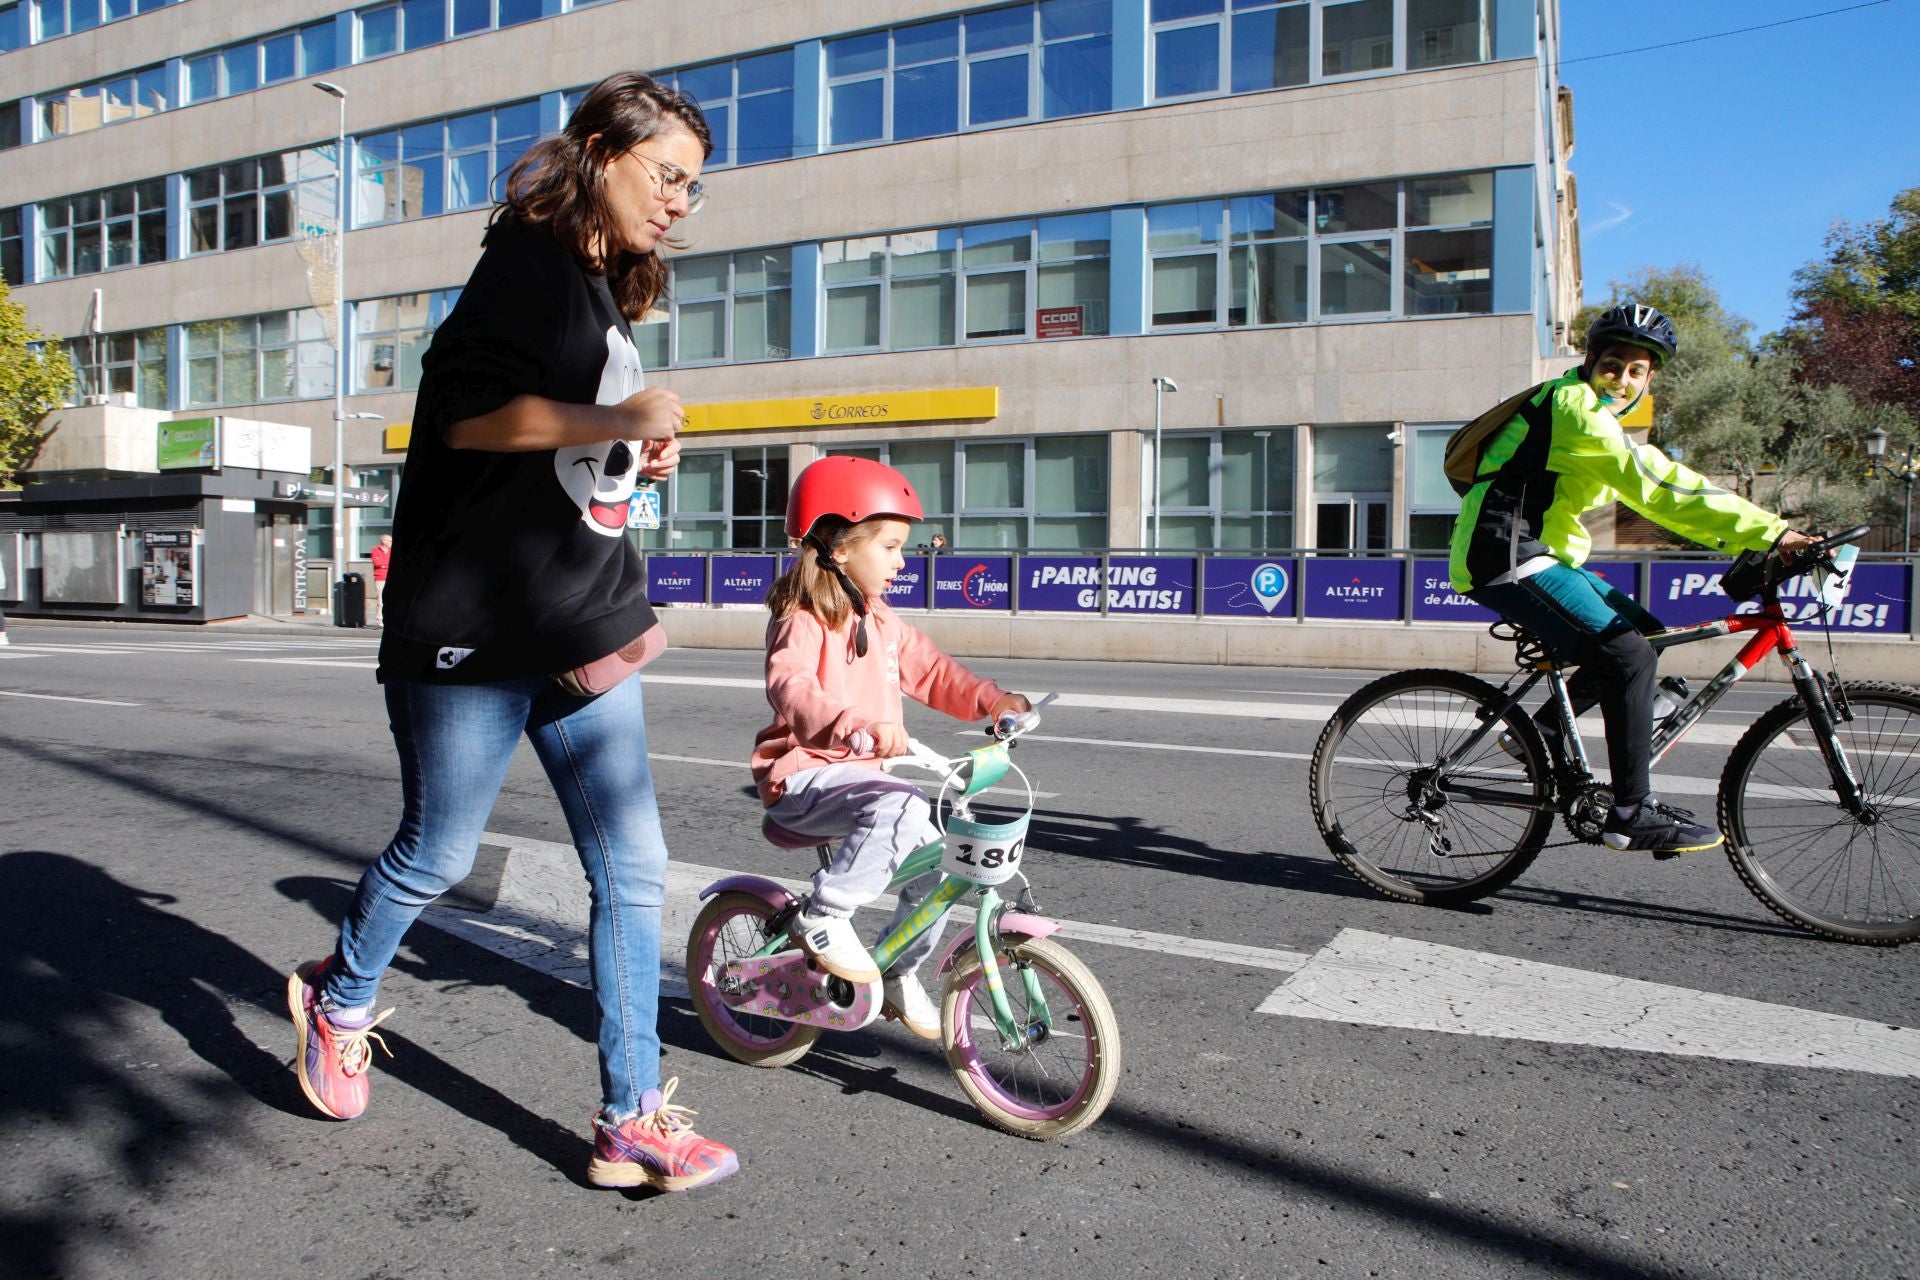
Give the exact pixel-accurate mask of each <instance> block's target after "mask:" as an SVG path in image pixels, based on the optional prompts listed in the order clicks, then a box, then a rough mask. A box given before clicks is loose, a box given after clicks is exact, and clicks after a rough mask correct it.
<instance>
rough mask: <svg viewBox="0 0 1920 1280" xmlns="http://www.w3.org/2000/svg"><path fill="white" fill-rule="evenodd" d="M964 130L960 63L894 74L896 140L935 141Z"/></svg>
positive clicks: (912, 68) (894, 125) (939, 63)
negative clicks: (936, 138)
mask: <svg viewBox="0 0 1920 1280" xmlns="http://www.w3.org/2000/svg"><path fill="white" fill-rule="evenodd" d="M959 130H960V64H959V63H957V62H936V63H933V64H931V65H929V66H924V67H909V68H907V69H906V70H903V71H896V72H894V73H893V137H894V140H895V141H896V142H904V141H905V140H907V139H908V138H931V137H934V136H936V135H938V134H943V133H958V132H959Z"/></svg>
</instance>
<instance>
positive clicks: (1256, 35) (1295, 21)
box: [1231, 5, 1309, 93]
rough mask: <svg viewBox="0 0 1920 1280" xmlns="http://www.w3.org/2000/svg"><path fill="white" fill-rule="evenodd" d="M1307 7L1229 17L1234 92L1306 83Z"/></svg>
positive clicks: (1247, 91) (1248, 91) (1249, 91)
mask: <svg viewBox="0 0 1920 1280" xmlns="http://www.w3.org/2000/svg"><path fill="white" fill-rule="evenodd" d="M1308 17H1309V14H1308V9H1307V6H1305V5H1301V6H1299V7H1298V8H1293V9H1269V10H1266V11H1265V12H1262V13H1242V14H1236V15H1235V16H1234V19H1233V82H1232V86H1231V87H1232V90H1233V92H1235V93H1251V92H1254V91H1256V90H1259V89H1278V88H1281V87H1283V86H1286V85H1294V84H1305V83H1306V82H1307V19H1308Z"/></svg>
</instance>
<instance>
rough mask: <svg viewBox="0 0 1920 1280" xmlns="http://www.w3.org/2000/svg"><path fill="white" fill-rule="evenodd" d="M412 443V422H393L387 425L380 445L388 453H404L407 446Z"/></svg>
mask: <svg viewBox="0 0 1920 1280" xmlns="http://www.w3.org/2000/svg"><path fill="white" fill-rule="evenodd" d="M412 443H413V424H412V423H411V422H395V423H392V424H390V425H389V426H388V427H387V430H386V434H385V437H384V438H383V439H382V440H381V443H380V447H381V448H382V449H384V450H386V451H387V452H388V453H405V452H406V449H407V446H408V445H410V444H412Z"/></svg>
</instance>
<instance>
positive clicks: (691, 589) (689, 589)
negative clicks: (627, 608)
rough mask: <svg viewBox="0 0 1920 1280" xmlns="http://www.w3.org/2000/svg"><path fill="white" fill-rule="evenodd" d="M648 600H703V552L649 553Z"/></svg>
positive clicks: (704, 569) (685, 602)
mask: <svg viewBox="0 0 1920 1280" xmlns="http://www.w3.org/2000/svg"><path fill="white" fill-rule="evenodd" d="M647 601H648V603H650V604H705V603H706V602H707V560H706V557H705V556H648V557H647Z"/></svg>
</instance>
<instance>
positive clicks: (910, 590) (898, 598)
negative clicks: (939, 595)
mask: <svg viewBox="0 0 1920 1280" xmlns="http://www.w3.org/2000/svg"><path fill="white" fill-rule="evenodd" d="M904 558H905V560H906V562H907V563H906V567H904V568H903V569H901V570H900V572H899V573H896V574H894V575H893V585H892V586H890V587H888V588H887V603H888V604H890V605H892V606H893V607H894V608H896V609H924V608H926V607H927V578H928V574H927V558H926V557H925V556H906V557H904Z"/></svg>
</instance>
